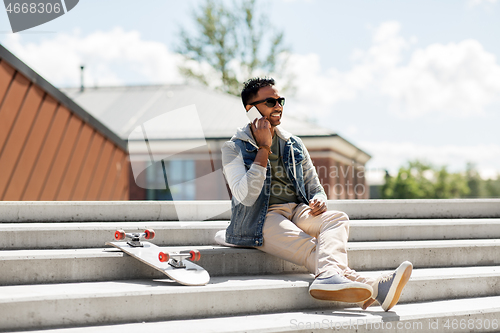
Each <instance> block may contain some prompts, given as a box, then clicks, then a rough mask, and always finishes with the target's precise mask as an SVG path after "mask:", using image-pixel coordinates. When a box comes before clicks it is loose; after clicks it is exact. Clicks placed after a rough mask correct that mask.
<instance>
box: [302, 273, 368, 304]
mask: <svg viewBox="0 0 500 333" xmlns="http://www.w3.org/2000/svg"><path fill="white" fill-rule="evenodd" d="M309 293H310V294H311V296H312V297H314V298H316V299H320V300H324V301H337V302H347V303H357V302H362V301H365V300H366V299H369V298H370V297H371V296H372V293H373V289H372V287H371V286H370V285H368V284H365V283H361V282H354V281H351V280H349V279H347V278H346V277H344V276H341V275H339V274H335V275H333V276H330V277H328V278H316V280H314V282H313V283H311V286H310V287H309Z"/></svg>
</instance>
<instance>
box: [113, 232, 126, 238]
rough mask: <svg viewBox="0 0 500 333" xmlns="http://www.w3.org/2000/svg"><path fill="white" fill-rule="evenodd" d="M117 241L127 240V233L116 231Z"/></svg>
mask: <svg viewBox="0 0 500 333" xmlns="http://www.w3.org/2000/svg"><path fill="white" fill-rule="evenodd" d="M115 239H116V240H122V239H125V231H123V230H116V231H115Z"/></svg>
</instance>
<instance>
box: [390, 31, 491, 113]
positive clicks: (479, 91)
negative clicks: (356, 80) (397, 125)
mask: <svg viewBox="0 0 500 333" xmlns="http://www.w3.org/2000/svg"><path fill="white" fill-rule="evenodd" d="M381 92H382V93H383V94H385V95H387V96H390V97H391V98H392V101H393V103H394V104H393V106H394V107H395V109H396V110H398V111H402V112H405V113H406V114H409V115H411V116H421V115H425V114H427V113H430V112H442V113H446V114H449V115H473V114H479V113H481V112H482V111H483V110H484V108H485V107H486V106H487V105H489V104H490V103H492V102H494V101H495V100H497V101H498V94H500V66H499V65H498V64H497V63H496V59H495V56H494V55H492V54H490V53H488V52H486V51H485V50H484V49H483V47H482V45H481V44H480V43H479V42H477V41H475V40H465V41H462V42H460V43H457V44H455V43H449V44H447V45H442V44H432V45H429V46H428V47H426V48H425V49H418V50H416V51H415V52H414V53H413V54H412V56H411V59H410V61H409V63H408V65H406V66H401V67H395V68H393V69H392V70H390V71H389V72H388V73H387V74H386V75H385V76H383V77H382V78H381Z"/></svg>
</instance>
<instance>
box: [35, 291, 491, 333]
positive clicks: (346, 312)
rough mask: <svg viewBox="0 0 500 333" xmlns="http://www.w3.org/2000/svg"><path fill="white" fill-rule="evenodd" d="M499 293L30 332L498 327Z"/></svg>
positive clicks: (410, 331)
mask: <svg viewBox="0 0 500 333" xmlns="http://www.w3.org/2000/svg"><path fill="white" fill-rule="evenodd" d="M499 329H500V296H492V297H477V298H467V299H453V300H442V301H431V302H422V303H411V304H398V305H397V306H396V307H395V308H394V309H393V311H389V312H383V311H381V310H379V309H376V308H373V309H372V308H370V309H369V310H367V311H363V310H360V309H359V308H345V309H341V310H337V309H335V310H316V311H313V310H309V311H296V312H282V313H270V314H257V315H245V316H230V317H218V318H204V319H191V320H171V321H162V322H142V323H130V324H121V325H106V326H91V327H78V328H62V329H47V330H37V331H30V332H32V333H94V332H101V333H126V332H149V333H164V332H183V333H263V332H264V333H274V332H280V333H282V332H295V333H296V332H312V333H322V332H333V331H341V332H346V333H365V332H374V331H375V332H400V333H414V332H455V333H465V332H467V333H468V332H498V331H499Z"/></svg>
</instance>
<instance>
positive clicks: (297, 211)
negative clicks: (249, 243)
mask: <svg viewBox="0 0 500 333" xmlns="http://www.w3.org/2000/svg"><path fill="white" fill-rule="evenodd" d="M310 211H311V209H310V208H309V206H307V205H305V204H296V203H288V204H275V205H271V206H270V207H269V210H268V212H267V215H266V220H265V222H264V229H263V236H264V244H263V246H260V247H257V249H259V250H261V251H264V252H266V253H269V254H272V255H274V256H277V257H279V258H282V259H284V260H287V261H290V262H293V263H294V264H297V265H301V266H305V267H306V268H307V269H308V270H309V271H310V272H311V273H314V274H315V275H316V277H318V276H320V275H321V277H329V276H332V275H334V274H340V275H343V276H345V277H346V278H348V279H349V280H352V281H357V282H362V283H368V284H372V283H373V282H374V280H373V279H370V278H366V277H363V276H361V275H359V274H358V273H357V272H356V271H354V270H352V269H350V268H349V267H348V266H347V238H348V236H349V217H348V216H347V214H345V213H344V212H339V211H326V212H324V213H322V214H320V215H318V216H312V215H309V212H310Z"/></svg>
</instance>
